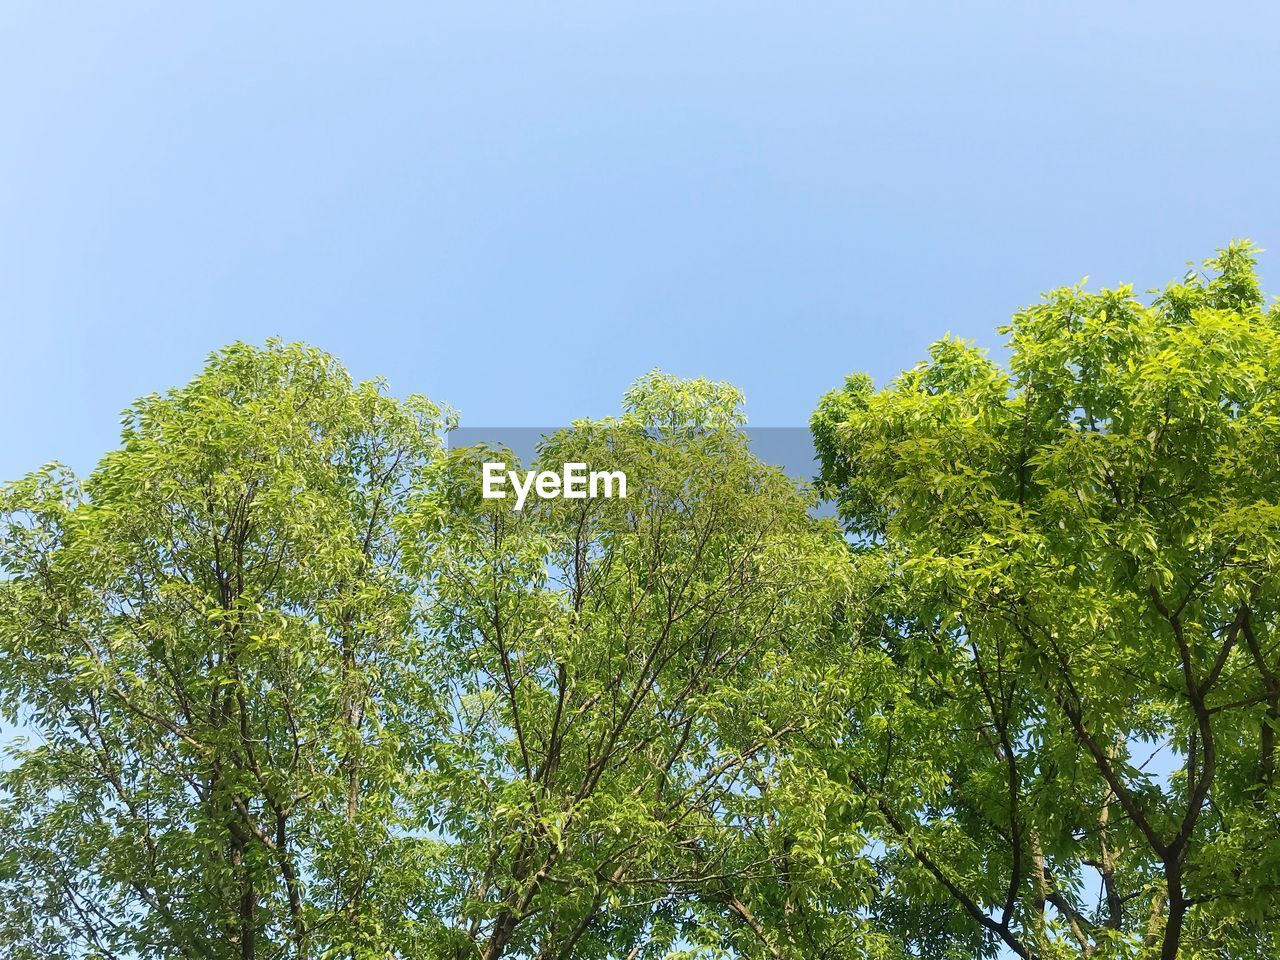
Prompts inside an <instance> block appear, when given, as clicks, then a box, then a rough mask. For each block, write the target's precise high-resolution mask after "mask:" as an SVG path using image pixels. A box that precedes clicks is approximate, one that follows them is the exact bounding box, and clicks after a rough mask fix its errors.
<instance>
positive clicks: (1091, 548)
mask: <svg viewBox="0 0 1280 960" xmlns="http://www.w3.org/2000/svg"><path fill="white" fill-rule="evenodd" d="M1002 332H1003V333H1005V334H1007V335H1008V337H1009V340H1008V348H1009V352H1008V361H1007V364H1005V365H1001V364H999V363H997V362H995V361H993V360H991V359H990V358H989V357H988V356H986V354H985V353H984V352H982V351H980V350H978V349H977V348H975V347H973V346H972V345H969V344H967V343H963V342H958V341H955V340H944V341H942V342H940V343H938V344H935V345H934V347H933V348H932V350H931V352H930V358H929V360H927V361H926V362H924V363H921V364H920V365H919V366H917V367H915V368H913V369H911V370H910V371H908V372H906V373H904V374H903V375H902V376H901V377H899V378H898V379H897V380H896V381H894V382H893V383H892V384H891V385H890V386H889V387H887V388H886V389H882V390H876V389H874V388H873V386H872V384H871V382H870V381H869V380H868V379H867V378H865V377H861V376H855V377H851V378H849V380H848V381H847V383H846V384H845V386H844V387H843V389H840V390H837V391H834V392H832V393H830V394H828V395H827V396H826V397H824V398H823V400H822V402H821V404H820V406H819V408H818V410H817V412H816V414H815V416H814V419H813V431H814V436H815V438H816V441H817V445H818V448H819V451H820V455H821V461H822V480H823V482H824V484H825V485H826V488H827V490H828V491H829V492H830V494H831V496H832V497H833V498H834V499H835V500H836V501H837V503H838V505H839V510H840V515H841V517H842V518H843V520H844V523H845V526H846V530H847V536H848V539H849V542H850V544H851V553H852V555H853V557H854V561H855V566H856V569H857V573H856V582H857V584H858V588H857V591H856V593H857V601H856V602H855V603H853V604H852V605H851V607H850V618H851V621H852V622H853V623H854V624H855V625H856V630H855V631H853V638H852V641H851V652H850V661H849V662H850V663H852V664H856V669H858V670H861V671H866V670H874V669H876V668H875V664H876V662H877V661H879V662H880V663H881V664H882V665H883V667H884V669H883V670H882V671H881V676H882V678H883V680H884V686H883V690H882V695H881V696H880V698H878V700H877V701H876V702H874V703H866V702H864V703H861V704H860V705H858V707H857V708H856V709H853V710H851V711H850V713H849V715H848V722H847V724H845V725H834V724H833V725H829V726H828V727H826V729H825V732H826V738H825V740H821V741H818V740H815V741H814V742H813V743H812V744H811V746H810V748H809V750H808V752H807V753H802V754H800V755H798V762H799V763H800V765H801V770H802V771H807V773H808V775H809V782H808V786H807V788H806V789H807V790H809V791H810V792H811V794H812V795H814V796H816V797H820V798H822V800H823V802H824V805H825V806H824V808H825V809H827V810H832V809H837V810H838V809H844V806H843V805H846V804H851V805H850V806H849V809H850V812H849V814H848V815H847V816H846V817H843V818H842V819H841V822H840V823H839V824H836V825H835V828H838V829H842V830H844V831H846V832H847V833H848V834H850V835H851V836H855V837H857V838H859V840H860V841H861V842H862V843H863V844H864V846H863V847H862V849H863V850H864V851H866V852H867V853H868V854H869V855H872V856H874V857H875V859H876V860H877V861H878V862H877V864H876V869H877V870H878V871H879V872H880V874H881V875H882V877H883V879H884V886H883V893H882V894H881V895H879V896H877V897H876V898H875V899H874V900H873V902H871V903H870V904H868V906H867V909H868V910H869V911H870V913H871V914H872V915H874V916H875V917H876V918H877V922H878V923H879V924H881V925H882V927H883V928H884V929H887V930H892V931H896V932H897V933H898V934H899V935H900V937H901V940H902V941H903V943H904V944H906V945H907V946H908V948H909V949H911V950H912V952H913V953H915V954H916V955H918V956H933V957H944V956H945V957H951V956H957V955H964V956H995V955H998V954H999V953H1001V952H1008V951H1012V952H1013V953H1015V954H1017V955H1019V956H1022V957H1059V956H1069V955H1084V956H1090V955H1092V956H1096V957H1107V956H1121V955H1123V956H1130V955H1135V954H1138V953H1142V954H1147V953H1149V954H1151V955H1158V956H1160V957H1162V958H1165V960H1172V958H1174V957H1178V956H1182V957H1192V956H1197V957H1240V958H1244V957H1261V956H1265V955H1274V954H1275V953H1276V952H1277V950H1280V792H1278V791H1277V785H1276V733H1277V727H1278V726H1280V633H1278V632H1277V630H1278V628H1280V622H1278V619H1280V581H1278V580H1277V572H1278V571H1280V507H1278V506H1277V494H1278V492H1280V313H1278V312H1277V311H1276V310H1272V311H1271V312H1269V313H1268V312H1266V311H1265V308H1264V305H1263V298H1262V296H1261V294H1260V291H1259V284H1258V281H1257V278H1256V276H1255V273H1254V259H1253V250H1252V248H1251V247H1250V246H1249V245H1248V244H1236V245H1233V246H1231V247H1229V248H1228V249H1226V250H1224V251H1222V252H1221V253H1220V254H1219V256H1217V257H1216V258H1215V259H1213V260H1211V261H1208V262H1207V263H1206V264H1205V270H1204V272H1197V271H1191V272H1189V273H1188V275H1187V276H1186V278H1185V279H1184V280H1183V281H1182V282H1180V283H1175V284H1172V285H1170V286H1169V287H1167V288H1166V289H1165V290H1164V291H1163V292H1161V293H1160V294H1159V295H1158V296H1156V297H1155V298H1154V300H1153V301H1152V302H1150V303H1144V302H1142V301H1141V300H1139V299H1138V298H1136V297H1135V296H1134V295H1133V293H1132V291H1131V290H1130V289H1129V288H1127V287H1125V288H1121V289H1117V290H1106V291H1103V292H1101V293H1096V294H1093V293H1087V292H1085V291H1084V290H1083V289H1081V288H1079V287H1074V288H1068V289H1060V290H1056V291H1054V292H1052V293H1050V294H1049V295H1047V296H1046V297H1045V298H1044V300H1043V302H1041V303H1039V304H1037V305H1035V306H1032V307H1029V308H1027V309H1025V310H1022V311H1021V312H1019V313H1018V314H1016V315H1015V317H1014V318H1013V321H1012V323H1011V324H1010V325H1009V326H1007V327H1005V328H1003V330H1002ZM854 868H855V867H854V866H851V867H850V868H849V869H854Z"/></svg>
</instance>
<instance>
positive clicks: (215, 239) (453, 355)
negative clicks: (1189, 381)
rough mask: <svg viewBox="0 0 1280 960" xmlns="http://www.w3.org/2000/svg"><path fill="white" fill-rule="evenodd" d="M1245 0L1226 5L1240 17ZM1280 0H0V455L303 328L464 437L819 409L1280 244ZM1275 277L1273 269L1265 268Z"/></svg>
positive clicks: (95, 437) (43, 441)
mask: <svg viewBox="0 0 1280 960" xmlns="http://www.w3.org/2000/svg"><path fill="white" fill-rule="evenodd" d="M1215 7H1217V8H1216V9H1215ZM1278 28H1280V5H1275V4H1269V3H1258V4H1247V3H1238V4H1231V5H1230V6H1229V8H1228V6H1227V5H1221V6H1218V5H1209V4H1179V3H1159V4H1156V3H1150V4H1143V3H1120V4H1117V3H1114V2H1112V3H1072V4H1057V5H1047V4H1034V5H1033V4H1013V3H1008V4H995V3H964V4H957V3H949V4H936V5H931V4H925V3H917V4H909V5H908V4H870V3H862V4H856V3H840V4H831V3H820V2H812V3H791V4H781V3H752V2H736V3H732V4H730V3H712V2H706V3H692V4H691V3H679V4H674V3H665V2H655V0H649V2H645V3H611V2H600V0H596V2H592V3H537V4H535V3H524V4H497V3H486V2H475V3H457V2H455V3H449V4H443V3H437V4H430V3H423V2H416V3H403V4H402V3H392V2H386V3H376V4H359V5H357V4H326V3H307V4H295V3H284V2H281V3H272V4H248V3H216V4H215V3H184V4H172V3H152V4H139V3H130V2H116V3H111V4H101V3H93V4H90V3H74V2H69V3H58V4H52V3H14V2H7V0H0V365H2V370H0V372H2V374H3V375H2V376H0V479H13V478H15V477H17V476H19V475H21V474H23V473H25V472H26V471H27V470H30V469H33V468H35V467H37V466H39V465H40V464H41V463H44V462H46V461H48V460H52V459H58V460H61V461H63V462H65V463H67V464H69V465H71V466H72V467H73V468H75V469H76V470H78V471H81V472H84V471H87V470H88V469H90V468H91V467H92V466H93V464H94V463H95V462H96V460H97V458H98V457H99V456H100V455H101V453H102V452H104V451H105V450H107V449H110V448H111V447H112V446H114V445H115V443H116V441H117V437H118V428H119V412H120V411H121V410H122V409H123V408H124V407H125V406H126V405H127V404H128V403H129V402H130V401H131V400H133V399H134V398H135V397H138V396H140V395H143V394H147V393H150V392H153V391H157V390H163V389H166V388H168V387H170V386H174V385H177V384H180V383H183V382H185V381H186V380H187V379H188V378H190V377H191V376H192V375H193V374H194V373H195V372H196V371H197V370H198V369H199V367H200V366H201V364H202V362H203V360H204V358H205V357H206V356H207V355H208V354H209V353H210V352H211V351H213V350H215V349H217V348H218V347H220V346H222V345H224V344H226V343H229V342H232V341H236V340H247V341H252V342H260V341H262V340H264V339H266V338H267V337H271V336H279V337H283V338H285V339H288V340H305V341H308V342H310V343H313V344H315V345H318V346H320V347H323V348H325V349H327V350H329V351H331V352H333V353H334V354H336V355H337V356H338V357H339V358H341V359H342V360H343V361H344V362H345V363H346V364H347V366H348V367H349V368H350V370H351V371H352V372H353V374H355V375H356V376H358V377H361V378H363V377H369V376H375V375H382V376H385V377H386V378H387V379H388V380H389V381H390V386H391V389H392V391H393V392H394V393H397V394H405V393H410V392H419V393H426V394H427V395H429V396H430V397H432V398H433V399H436V400H440V401H444V402H447V403H449V404H451V405H453V406H454V407H456V408H458V409H459V410H460V411H461V413H462V417H463V422H464V424H471V425H478V426H480V425H482V426H492V425H504V426H505V425H513V426H518V425H535V426H547V425H554V424H559V423H564V422H566V421H568V420H569V419H571V418H576V417H583V416H603V415H607V414H610V413H613V412H616V410H617V408H618V403H619V400H620V398H621V395H622V392H623V391H624V390H625V388H626V387H627V385H628V384H629V383H630V382H631V381H632V380H633V379H634V378H635V377H637V376H639V375H641V374H643V373H644V372H646V371H648V370H650V369H653V368H661V369H663V370H666V371H669V372H671V373H675V374H680V375H685V376H709V377H713V378H716V379H725V380H730V381H732V382H733V383H735V384H736V385H738V386H739V387H741V388H742V389H743V390H744V391H745V393H746V396H747V412H748V415H749V417H750V419H751V422H752V423H753V424H756V425H768V426H800V425H803V424H804V423H805V422H806V421H807V419H808V415H809V412H810V411H811V410H812V408H813V406H814V404H815V402H816V400H817V398H818V396H819V395H820V394H821V393H822V392H824V391H825V390H827V389H829V388H831V387H833V386H836V385H838V384H839V383H840V382H841V380H842V379H843V377H844V376H845V375H846V374H848V373H850V372H852V371H855V370H860V371H866V372H868V373H870V374H872V375H873V376H874V377H875V378H876V379H877V380H878V381H881V382H883V381H885V380H887V379H889V378H890V377H892V376H893V375H894V374H895V373H896V372H898V371H899V370H901V369H902V368H904V367H906V366H909V365H911V364H912V363H913V362H915V361H916V360H917V359H919V358H920V357H921V356H922V354H923V353H924V351H925V349H926V348H927V346H928V344H929V343H930V342H931V341H933V340H935V339H937V338H939V337H941V336H942V335H943V334H945V333H948V332H950V333H952V334H953V335H956V336H961V337H966V338H971V339H976V340H977V341H978V342H980V343H982V344H985V345H989V346H992V347H995V348H998V345H999V339H998V337H997V335H996V334H995V332H994V330H995V327H996V326H997V325H999V324H1000V323H1002V322H1003V321H1005V320H1006V319H1007V318H1008V316H1009V315H1010V314H1011V313H1012V312H1013V311H1014V310H1015V309H1017V308H1018V307H1019V306H1021V305H1023V304H1026V303H1029V302H1032V301H1034V300H1035V299H1036V298H1037V297H1038V296H1039V295H1040V293H1041V292H1043V291H1045V290H1048V289H1050V288H1052V287H1054V286H1058V285H1061V284H1071V283H1075V282H1077V281H1079V280H1081V279H1082V278H1084V277H1085V276H1088V277H1089V278H1090V281H1089V282H1090V285H1091V286H1093V287H1096V286H1102V285H1106V286H1110V285H1115V284H1118V283H1123V282H1131V283H1133V284H1134V285H1135V287H1136V288H1137V289H1139V290H1145V289H1147V288H1150V287H1154V286H1158V285H1161V284H1163V283H1164V282H1166V281H1167V280H1169V279H1172V278H1174V277H1177V276H1180V275H1181V274H1182V273H1183V272H1184V270H1185V265H1186V263H1187V261H1189V260H1199V259H1202V258H1204V257H1207V256H1209V255H1211V254H1212V252H1213V250H1214V249H1215V248H1216V247H1218V246H1221V245H1223V244H1225V243H1226V242H1228V241H1229V240H1231V239H1232V238H1237V237H1249V238H1252V239H1254V240H1255V241H1256V242H1258V243H1259V244H1260V245H1262V246H1263V247H1264V248H1265V247H1268V246H1271V247H1274V248H1275V249H1276V250H1280V189H1278V183H1277V170H1280V162H1278V161H1280V109H1278V108H1280V97H1278V94H1280V57H1278V56H1276V53H1275V49H1276V43H1277V39H1278V38H1280V30H1278ZM1262 273H1263V278H1264V286H1265V287H1266V289H1268V290H1270V291H1272V292H1277V293H1280V255H1278V254H1265V255H1264V256H1263V258H1262Z"/></svg>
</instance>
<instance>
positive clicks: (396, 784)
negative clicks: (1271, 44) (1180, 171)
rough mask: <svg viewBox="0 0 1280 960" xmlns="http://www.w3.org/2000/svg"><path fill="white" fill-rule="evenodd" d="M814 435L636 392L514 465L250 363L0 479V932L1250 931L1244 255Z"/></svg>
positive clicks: (1255, 309) (1259, 612)
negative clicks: (559, 492)
mask: <svg viewBox="0 0 1280 960" xmlns="http://www.w3.org/2000/svg"><path fill="white" fill-rule="evenodd" d="M1004 332H1005V333H1006V334H1007V335H1008V338H1009V341H1008V354H1007V356H1008V359H1007V362H1006V363H1004V364H1001V363H997V362H995V361H993V360H992V359H991V358H989V357H988V356H987V355H986V354H985V353H983V352H982V351H980V350H978V349H976V348H975V347H973V346H972V345H970V344H966V343H962V342H959V341H955V340H951V339H947V340H944V341H942V342H940V343H938V344H936V345H935V346H934V347H933V349H932V351H931V353H930V358H929V359H928V360H927V361H926V362H924V363H921V364H920V365H918V366H917V367H915V368H913V369H911V370H909V371H907V372H906V373H904V374H903V375H902V376H901V377H899V378H898V379H897V380H895V381H894V382H893V383H892V384H890V385H889V386H888V387H886V388H884V389H879V390H877V389H876V388H875V387H874V386H873V385H872V383H871V382H870V380H869V379H867V378H865V377H859V376H855V377H851V378H850V379H849V380H848V381H847V382H846V384H845V386H844V387H843V388H842V389H840V390H836V391H834V392H832V393H830V394H828V395H827V396H826V397H824V398H823V400H822V402H821V404H820V406H819V408H818V411H817V412H816V413H815V415H814V418H813V423H812V427H813V434H814V438H815V441H816V445H817V448H818V452H819V455H820V461H821V471H822V472H821V477H820V491H819V492H820V493H821V494H823V495H825V496H827V497H829V498H830V499H831V500H832V501H834V503H835V504H836V506H837V507H838V518H828V519H826V520H823V519H818V518H817V517H816V516H815V512H816V511H815V510H814V507H815V499H816V495H815V493H814V492H813V491H810V490H808V489H806V488H805V487H803V486H800V485H798V484H796V483H794V482H793V481H792V480H791V479H789V478H788V477H787V476H785V475H784V474H783V473H782V472H781V471H780V470H778V469H776V468H773V467H770V466H767V465H765V464H764V463H762V462H761V461H760V460H759V459H758V458H757V457H756V456H755V455H754V454H753V453H752V450H751V447H750V444H749V442H748V439H747V437H746V435H745V433H744V431H743V429H742V427H743V423H744V421H743V417H742V398H741V396H740V395H739V394H738V392H737V391H736V390H734V389H733V388H731V387H729V386H728V385H725V384H721V383H715V382H711V381H707V380H680V379H676V378H673V377H668V376H664V375H662V374H659V373H653V374H650V375H648V376H646V377H643V378H641V379H640V380H639V381H638V382H637V383H636V384H635V385H634V386H633V387H632V388H631V390H630V391H628V393H627V394H626V396H625V398H624V400H623V404H622V410H621V412H620V414H619V415H618V416H616V417H610V418H605V419H601V420H582V421H578V422H575V423H573V424H572V425H571V426H569V427H567V428H565V429H563V430H560V431H558V432H556V433H554V434H552V435H550V436H548V437H546V438H545V440H544V442H543V443H542V445H541V446H540V448H539V450H538V452H537V455H536V457H535V462H534V463H532V464H530V465H529V466H531V467H533V468H534V469H535V470H538V469H547V470H553V471H556V472H559V470H560V468H561V466H562V465H563V464H565V463H570V462H573V463H584V464H586V465H588V467H589V468H590V469H602V470H621V471H624V472H625V473H626V475H627V477H628V484H627V487H628V489H627V496H626V498H625V499H588V498H583V499H548V500H543V499H538V498H537V497H531V498H529V499H528V500H527V501H526V502H525V504H524V506H523V508H522V509H520V510H515V509H513V505H514V502H513V500H512V499H510V498H508V499H506V500H488V499H484V497H483V496H482V489H481V476H482V470H481V465H482V463H484V462H487V461H493V460H506V461H507V463H508V465H512V460H513V457H512V455H511V453H510V452H509V451H500V450H491V449H488V448H485V447H476V448H466V449H448V448H447V445H446V442H445V440H446V433H447V431H448V430H449V429H450V427H451V426H452V425H453V423H454V416H453V414H452V413H451V412H449V411H448V410H446V409H443V408H440V407H437V406H436V405H434V404H432V403H430V402H429V401H427V400H425V399H423V398H420V397H410V398H408V399H404V400H398V399H394V398H393V397H391V396H389V395H388V393H387V391H386V389H385V387H384V385H382V384H381V383H379V382H372V383H356V382H354V381H353V380H352V379H351V378H350V376H349V375H348V374H347V373H346V372H345V371H344V370H343V369H342V367H341V366H340V365H339V364H338V363H337V362H336V361H335V360H334V359H333V358H332V357H329V356H328V355H326V354H324V353H321V352H319V351H317V350H314V349H311V348H308V347H304V346H300V345H285V344H281V343H277V342H269V343H268V344H266V345H265V346H264V347H252V346H247V345H243V344H236V345H233V346H231V347H228V348H226V349H225V350H223V351H220V352H219V353H217V354H215V355H214V356H213V357H211V358H210V360H209V362H208V364H207V366H206V367H205V369H204V370H203V372H201V373H200V374H199V375H198V376H197V377H196V378H195V379H194V380H193V381H192V382H191V383H190V384H188V385H187V386H185V387H182V388H179V389H176V390H173V391H171V392H169V393H167V394H164V395H157V396H151V397H147V398H144V399H143V400H140V401H138V403H136V404H135V405H134V406H133V407H132V408H130V410H129V411H128V412H127V413H126V416H125V421H124V430H123V438H122V445H121V447H120V449H118V450H116V451H113V452H111V453H109V454H107V455H106V456H105V457H104V458H103V459H102V461H101V462H100V463H99V465H98V466H97V468H96V469H95V470H94V471H93V472H92V473H91V474H90V475H89V476H88V477H87V478H86V479H85V480H83V481H81V480H78V479H77V478H75V477H74V476H72V475H71V473H70V472H69V471H68V470H66V469H65V468H63V467H60V466H58V465H51V466H48V467H45V468H44V469H42V470H39V471H37V472H35V473H33V474H31V475H29V476H27V477H25V478H23V479H21V480H18V481H17V482H15V483H12V484H10V485H8V486H7V487H5V488H3V490H2V491H0V568H2V569H3V571H4V575H5V579H3V580H0V710H2V711H3V722H4V724H5V733H6V737H7V738H8V739H10V740H12V739H13V738H14V737H15V736H16V737H18V738H19V739H18V740H17V742H15V743H14V744H13V745H12V746H11V747H10V749H9V750H8V753H7V756H6V759H5V760H4V762H3V765H0V944H4V947H5V949H6V950H7V953H5V956H7V957H14V958H15V960H37V958H40V960H43V958H55V960H72V958H77V960H79V958H92V960H177V958H183V960H224V958H225V960H231V958H239V960H286V958H290V960H339V958H341V960H374V958H378V960H388V958H395V960H401V958H402V960H499V958H526V960H623V958H625V960H712V958H715V960H815V958H818V960H908V958H919V960H962V958H963V960H976V958H988V957H1004V956H1010V955H1017V956H1021V957H1025V958H1033V957H1034V958H1037V960H1060V958H1068V957H1078V956H1082V957H1093V958H1098V960H1106V958H1119V957H1139V956H1144V957H1156V956H1159V957H1162V958H1164V960H1172V958H1174V957H1183V958H1190V957H1203V958H1210V957H1212V958H1227V960H1235V958H1240V960H1244V958H1250V957H1259V956H1267V955H1273V954H1275V953H1277V951H1280V942H1278V941H1280V787H1277V783H1276V780H1277V758H1276V751H1277V744H1276V739H1277V730H1278V729H1280V637H1278V636H1277V628H1278V627H1280V624H1278V623H1277V621H1278V619H1280V589H1278V586H1280V585H1278V583H1277V571H1278V569H1280V510H1278V508H1277V506H1276V503H1275V500H1276V491H1277V489H1280V312H1278V311H1276V310H1272V311H1271V312H1270V313H1268V312H1265V311H1264V308H1263V301H1262V296H1261V293H1260V290H1259V285H1258V282H1257V279H1256V276H1255V274H1254V262H1253V252H1252V248H1250V247H1249V246H1248V245H1246V244H1238V245H1234V246H1232V247H1230V248H1228V249H1227V250H1225V251H1223V252H1221V253H1220V255H1219V256H1218V257H1216V258H1215V259H1214V260H1212V261H1210V262H1209V263H1208V264H1206V269H1205V270H1204V271H1203V272H1199V271H1192V272H1190V273H1188V275H1187V276H1186V277H1185V278H1184V280H1183V281H1182V282H1181V283H1177V284H1173V285H1171V286H1169V287H1167V288H1166V289H1165V290H1164V291H1162V292H1160V293H1159V294H1158V295H1157V296H1155V297H1154V299H1153V300H1152V301H1151V302H1150V303H1146V302H1143V301H1142V300H1140V299H1138V298H1137V297H1135V296H1134V295H1133V293H1132V291H1131V290H1129V289H1128V288H1121V289H1119V290H1111V291H1102V292H1100V293H1088V292H1086V291H1085V290H1083V289H1082V288H1080V287H1074V288H1070V289H1064V290H1057V291H1054V292H1052V293H1051V294H1049V295H1047V296H1046V297H1045V299H1044V300H1043V302H1041V303H1039V304H1037V305H1035V306H1032V307H1029V308H1027V309H1025V310H1023V311H1021V312H1019V313H1018V314H1017V315H1016V316H1015V317H1014V319H1013V321H1012V323H1011V324H1010V325H1009V326H1008V327H1006V328H1004Z"/></svg>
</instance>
